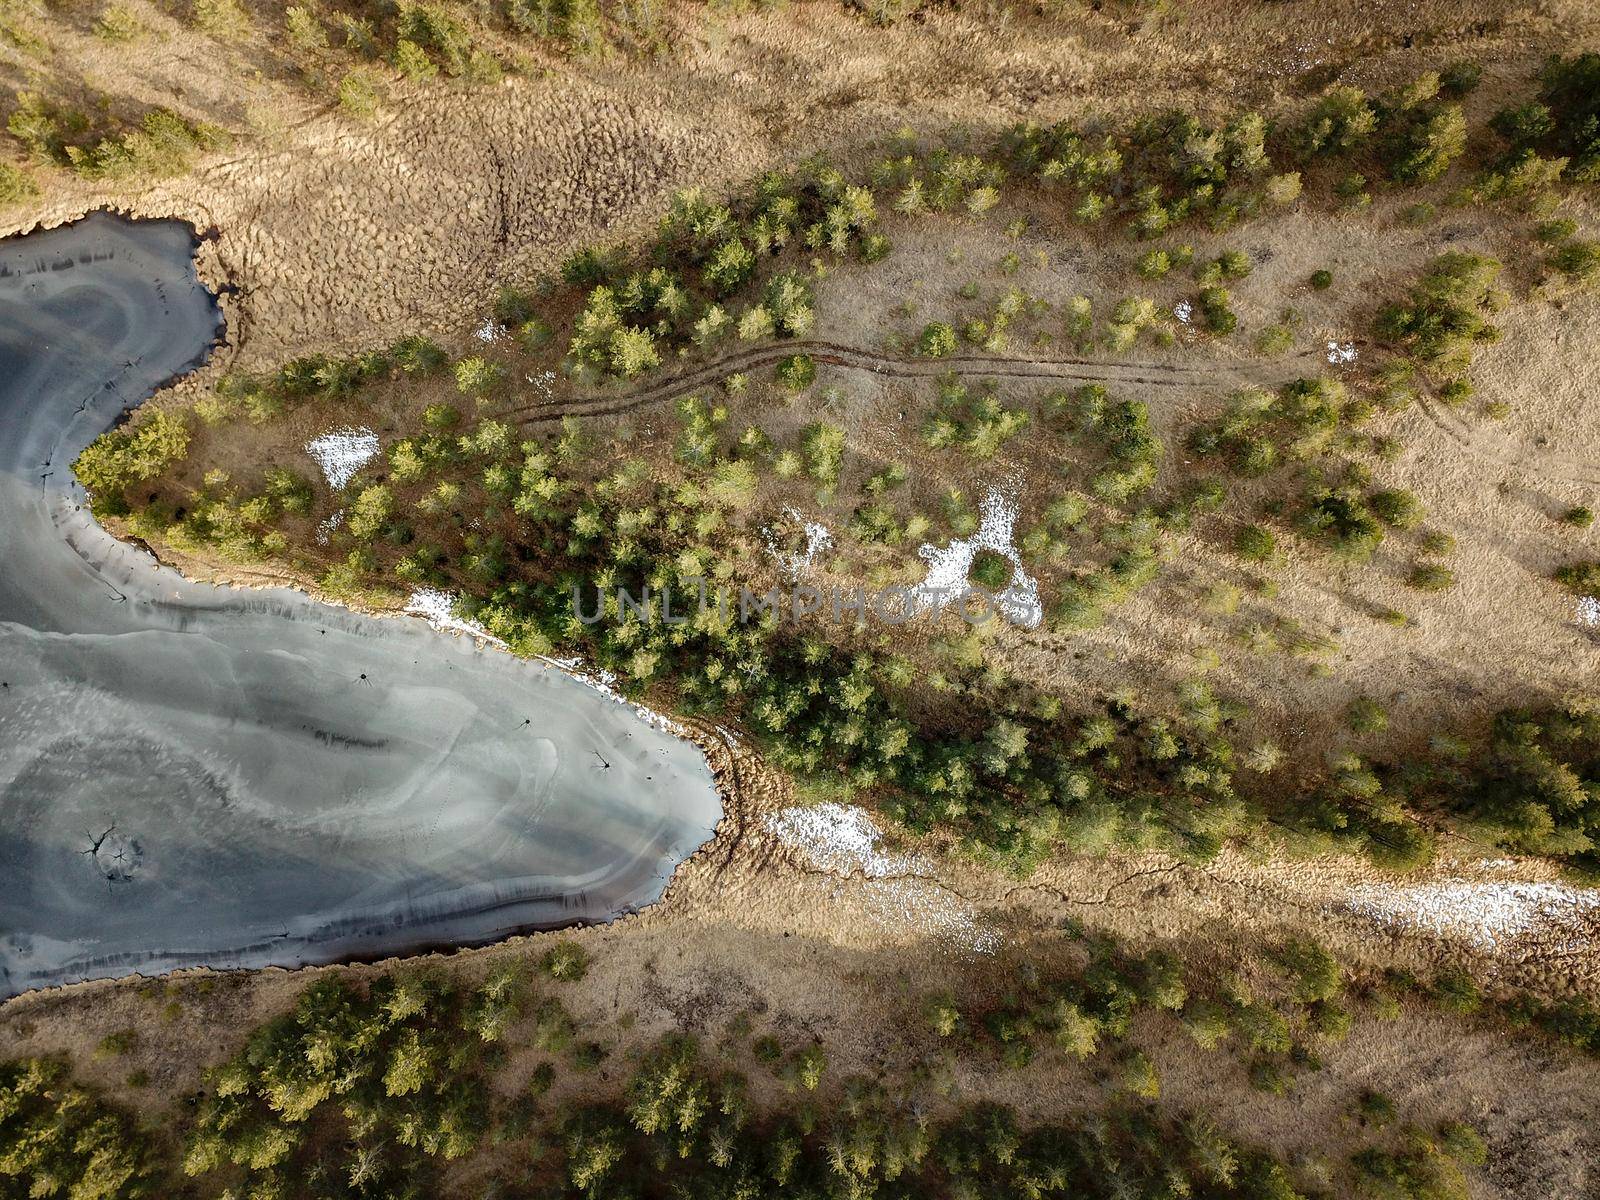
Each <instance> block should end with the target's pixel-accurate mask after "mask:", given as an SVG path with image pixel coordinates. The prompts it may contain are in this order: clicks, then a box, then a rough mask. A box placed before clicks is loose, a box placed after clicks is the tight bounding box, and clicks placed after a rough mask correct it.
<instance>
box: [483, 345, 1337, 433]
mask: <svg viewBox="0 0 1600 1200" xmlns="http://www.w3.org/2000/svg"><path fill="white" fill-rule="evenodd" d="M795 354H809V355H811V357H812V358H814V359H816V361H817V362H819V363H824V364H827V365H828V366H834V367H843V368H845V369H846V370H850V371H867V372H870V373H872V374H874V375H881V376H886V377H889V378H893V379H937V378H938V377H940V376H941V375H947V374H950V373H955V374H960V375H977V376H983V377H986V378H994V379H1053V380H1061V381H1064V382H1068V383H1121V384H1141V385H1144V386H1148V387H1185V388H1208V389H1212V390H1215V391H1219V392H1220V391H1227V390H1230V389H1232V388H1238V387H1245V386H1269V387H1270V386H1277V385H1279V384H1282V383H1285V382H1287V381H1289V380H1290V379H1294V378H1297V377H1298V376H1297V374H1296V373H1294V372H1288V373H1286V372H1285V370H1284V366H1283V363H1282V362H1281V361H1279V362H1263V363H1259V364H1257V363H1244V362H1208V363H1201V364H1195V365H1186V364H1183V363H1162V362H1141V361H1121V362H1118V361H1097V360H1095V359H1091V358H1024V357H1020V356H1008V355H994V354H970V353H964V354H951V355H948V356H946V357H944V358H916V357H912V356H910V355H905V354H891V353H889V352H887V351H881V350H869V349H865V348H863V347H860V346H847V345H844V344H842V343H839V342H828V341H817V340H812V339H797V340H794V341H786V342H775V343H771V344H768V345H763V346H754V347H751V348H749V349H745V350H733V351H729V352H728V353H726V354H722V355H719V356H718V357H716V358H714V359H711V360H710V361H707V362H704V363H701V364H699V365H698V366H694V367H690V368H687V369H685V370H682V371H678V372H676V373H674V374H673V375H670V376H668V377H667V378H665V379H661V380H658V381H656V382H654V383H651V384H648V385H647V386H645V387H642V388H639V389H637V390H635V391H632V392H627V393H618V394H613V395H610V396H606V395H596V396H580V397H577V398H575V399H572V400H570V401H563V400H560V399H550V400H541V401H537V402H535V403H532V404H522V405H516V406H513V407H511V408H506V409H502V410H500V411H499V412H497V413H496V414H494V415H495V416H497V417H506V416H518V417H521V418H522V419H523V421H524V422H535V421H558V420H561V419H562V418H564V417H601V416H612V415H615V414H617V413H623V412H628V411H631V410H632V409H636V408H642V407H643V406H644V405H647V404H652V403H655V402H656V401H658V400H665V399H668V398H670V397H673V396H679V395H682V394H684V393H685V392H691V391H693V390H694V389H696V388H701V387H707V386H709V385H711V384H714V383H718V382H720V381H721V380H723V379H725V378H726V377H727V376H729V375H732V374H737V373H742V372H745V371H753V370H757V369H759V368H762V367H770V366H773V365H775V364H777V363H778V362H780V361H782V360H783V359H785V358H788V357H790V356H791V355H795ZM1316 354H1317V352H1316V351H1315V350H1307V351H1303V352H1301V353H1299V354H1296V355H1294V356H1293V357H1292V359H1291V360H1289V361H1303V360H1306V359H1311V358H1315V357H1316Z"/></svg>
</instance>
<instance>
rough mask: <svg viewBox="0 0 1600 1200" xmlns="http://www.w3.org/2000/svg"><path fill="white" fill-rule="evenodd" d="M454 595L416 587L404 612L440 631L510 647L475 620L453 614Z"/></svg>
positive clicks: (436, 589)
mask: <svg viewBox="0 0 1600 1200" xmlns="http://www.w3.org/2000/svg"><path fill="white" fill-rule="evenodd" d="M455 607H456V597H455V596H454V595H452V594H451V593H449V592H442V591H440V590H439V589H438V588H418V589H417V590H416V591H414V592H412V593H411V599H409V600H407V601H406V606H405V610H404V611H405V612H408V613H411V614H412V615H413V616H418V617H421V618H422V619H423V620H425V621H427V622H428V624H429V625H432V626H433V627H434V628H435V629H437V630H438V631H439V632H440V633H464V634H467V635H468V636H469V637H475V638H477V639H478V640H479V641H481V642H488V643H489V644H490V645H491V646H498V647H500V649H502V650H507V649H510V647H508V646H507V645H506V644H505V643H504V642H503V641H501V640H500V639H499V638H497V637H495V636H494V634H492V633H490V632H489V631H488V630H487V629H485V628H484V627H483V626H482V625H480V624H478V623H477V622H476V621H463V620H462V619H461V618H460V617H458V616H456V615H455Z"/></svg>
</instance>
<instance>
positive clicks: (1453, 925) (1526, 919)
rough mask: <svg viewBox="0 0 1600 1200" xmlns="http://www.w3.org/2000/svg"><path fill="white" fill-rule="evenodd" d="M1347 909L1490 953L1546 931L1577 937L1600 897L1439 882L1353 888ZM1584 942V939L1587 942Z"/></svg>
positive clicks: (1554, 888) (1563, 889)
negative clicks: (1470, 945)
mask: <svg viewBox="0 0 1600 1200" xmlns="http://www.w3.org/2000/svg"><path fill="white" fill-rule="evenodd" d="M1343 907H1345V908H1347V909H1348V910H1349V911H1351V912H1353V913H1356V914H1358V915H1360V916H1364V917H1370V918H1372V919H1373V920H1375V921H1378V922H1380V923H1382V924H1385V925H1388V926H1390V927H1391V928H1396V929H1412V930H1418V931H1421V932H1424V933H1432V934H1436V935H1438V936H1440V937H1454V938H1460V939H1462V940H1463V941H1466V942H1469V943H1471V944H1472V945H1474V946H1476V947H1478V948H1479V949H1482V950H1492V949H1494V948H1495V947H1497V946H1500V945H1502V944H1505V943H1508V942H1514V941H1515V940H1516V939H1517V938H1519V937H1522V936H1524V935H1526V934H1530V933H1533V932H1536V931H1538V930H1543V929H1562V928H1566V929H1568V930H1570V931H1571V932H1573V933H1577V932H1578V930H1577V928H1576V926H1577V925H1578V923H1579V922H1580V920H1581V919H1582V918H1583V917H1584V916H1585V915H1586V914H1588V913H1590V912H1592V911H1593V910H1595V909H1596V908H1600V893H1596V892H1592V891H1585V890H1582V889H1579V888H1572V887H1567V886H1565V885H1563V884H1557V883H1475V882H1472V881H1470V880H1465V879H1445V880H1441V881H1439V882H1437V883H1423V884H1416V885H1413V886H1396V887H1386V886H1383V885H1380V884H1365V885H1362V886H1360V887H1356V888H1353V889H1351V892H1350V895H1349V898H1348V899H1347V900H1345V901H1344V903H1343ZM1585 940H1586V939H1585Z"/></svg>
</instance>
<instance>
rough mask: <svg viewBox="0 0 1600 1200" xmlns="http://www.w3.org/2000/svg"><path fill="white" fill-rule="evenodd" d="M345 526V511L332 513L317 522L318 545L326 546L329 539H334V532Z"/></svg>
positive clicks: (340, 510)
mask: <svg viewBox="0 0 1600 1200" xmlns="http://www.w3.org/2000/svg"><path fill="white" fill-rule="evenodd" d="M343 524H344V509H342V508H341V509H339V510H338V511H337V512H334V513H330V514H329V515H328V516H326V517H323V518H322V520H320V521H318V522H317V545H319V546H326V545H327V544H328V539H329V538H331V537H333V531H334V530H335V529H337V528H339V526H341V525H343Z"/></svg>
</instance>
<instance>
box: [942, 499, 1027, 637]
mask: <svg viewBox="0 0 1600 1200" xmlns="http://www.w3.org/2000/svg"><path fill="white" fill-rule="evenodd" d="M979 511H980V513H981V514H982V520H981V522H980V523H979V525H978V532H977V533H975V534H973V535H972V536H971V537H970V538H963V539H961V540H959V541H954V542H951V543H950V544H949V545H948V546H943V547H940V546H935V545H933V543H931V542H924V543H923V544H922V546H921V548H920V549H918V551H917V554H918V555H919V556H920V557H921V558H922V559H923V560H924V561H925V562H926V563H927V564H928V573H927V575H926V576H924V577H923V580H922V582H921V583H920V584H919V585H917V587H915V588H914V589H912V603H913V604H914V606H915V607H916V610H917V611H918V612H925V611H927V610H929V609H934V610H938V611H943V610H944V609H945V608H946V607H948V606H949V605H950V604H951V603H952V602H954V601H956V600H958V599H959V598H960V597H961V596H962V594H963V593H965V592H966V590H967V589H968V588H969V587H970V586H971V585H970V584H969V583H968V580H967V573H968V572H969V571H971V570H972V560H973V559H974V558H976V557H977V556H978V551H980V550H992V551H993V552H994V553H996V554H998V555H1000V556H1001V557H1002V558H1004V559H1005V560H1006V561H1007V562H1009V563H1010V564H1011V568H1012V571H1011V584H1010V586H1008V587H1007V588H1006V590H1005V591H1003V592H1000V593H999V594H998V595H996V596H995V598H994V604H995V609H996V611H998V612H999V613H1000V615H1001V616H1003V617H1005V618H1006V620H1008V621H1010V622H1011V623H1012V624H1013V625H1020V626H1022V627H1023V628H1024V629H1032V628H1034V627H1035V626H1037V625H1038V624H1039V622H1040V621H1042V620H1044V606H1043V605H1042V604H1041V603H1040V601H1039V581H1038V580H1036V579H1034V578H1033V576H1031V575H1029V574H1028V573H1027V572H1026V571H1024V570H1023V569H1022V555H1021V554H1020V553H1019V552H1018V550H1017V547H1016V544H1015V543H1016V524H1017V503H1016V498H1015V493H1014V492H1009V493H1008V492H1002V491H1001V490H1000V489H999V488H990V489H989V491H988V493H987V494H986V495H985V496H984V498H983V503H982V505H981V506H980V507H979Z"/></svg>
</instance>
